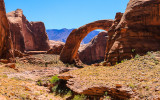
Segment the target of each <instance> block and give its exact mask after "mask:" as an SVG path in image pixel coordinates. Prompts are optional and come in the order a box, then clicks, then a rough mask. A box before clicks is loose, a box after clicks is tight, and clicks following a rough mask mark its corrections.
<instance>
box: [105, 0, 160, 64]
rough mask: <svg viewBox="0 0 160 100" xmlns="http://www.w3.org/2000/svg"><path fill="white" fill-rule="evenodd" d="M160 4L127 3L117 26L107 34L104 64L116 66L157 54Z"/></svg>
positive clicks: (147, 0) (140, 0) (157, 1)
mask: <svg viewBox="0 0 160 100" xmlns="http://www.w3.org/2000/svg"><path fill="white" fill-rule="evenodd" d="M159 11H160V0H130V2H129V3H128V6H127V9H126V11H125V13H124V14H123V16H122V18H121V20H120V22H119V24H118V25H117V26H115V28H113V29H112V30H110V31H112V32H108V34H109V41H108V45H107V50H106V60H107V61H108V62H111V63H112V64H115V63H116V62H120V61H121V60H123V59H130V58H132V57H133V56H135V55H136V54H140V55H143V54H145V53H146V52H148V51H157V50H160V44H159V43H160V34H159V32H160V12H159Z"/></svg>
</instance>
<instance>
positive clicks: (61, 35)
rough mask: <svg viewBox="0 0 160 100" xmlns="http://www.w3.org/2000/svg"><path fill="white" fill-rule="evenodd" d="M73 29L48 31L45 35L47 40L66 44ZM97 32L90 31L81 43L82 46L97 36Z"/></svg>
mask: <svg viewBox="0 0 160 100" xmlns="http://www.w3.org/2000/svg"><path fill="white" fill-rule="evenodd" d="M72 30H74V29H66V28H63V29H48V30H46V31H47V34H48V37H49V40H54V41H62V42H66V39H67V37H68V36H69V34H70V33H71V32H72ZM98 33H99V31H92V32H91V33H89V34H88V35H87V36H86V37H85V38H84V39H83V41H82V44H87V43H89V41H90V40H91V39H92V38H93V37H94V36H96V35H98Z"/></svg>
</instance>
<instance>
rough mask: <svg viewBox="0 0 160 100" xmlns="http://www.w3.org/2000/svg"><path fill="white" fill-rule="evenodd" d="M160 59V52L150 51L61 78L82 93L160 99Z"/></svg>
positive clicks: (61, 76)
mask: <svg viewBox="0 0 160 100" xmlns="http://www.w3.org/2000/svg"><path fill="white" fill-rule="evenodd" d="M159 61H160V52H154V53H151V52H148V53H147V55H145V56H139V55H136V56H135V58H134V59H131V60H126V61H125V60H124V61H121V63H120V64H117V65H115V66H108V67H104V66H89V67H85V68H82V69H79V70H73V71H70V72H67V73H63V74H61V75H59V78H60V79H64V80H67V86H68V87H69V88H70V89H72V90H73V91H74V92H76V93H79V94H85V95H91V96H95V95H97V96H104V95H105V94H107V96H106V97H107V98H108V99H109V98H110V99H111V98H112V99H114V100H117V99H118V100H119V99H122V100H124V99H133V100H135V99H136V98H137V99H136V100H160V63H159ZM108 99H107V100H108ZM105 100H106V99H105Z"/></svg>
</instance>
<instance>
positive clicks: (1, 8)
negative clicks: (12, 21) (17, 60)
mask: <svg viewBox="0 0 160 100" xmlns="http://www.w3.org/2000/svg"><path fill="white" fill-rule="evenodd" d="M11 58H14V54H13V44H12V40H11V35H10V30H9V22H8V19H7V17H6V11H5V4H4V0H0V59H8V60H11ZM12 60H13V59H12Z"/></svg>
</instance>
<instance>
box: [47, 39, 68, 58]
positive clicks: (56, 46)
mask: <svg viewBox="0 0 160 100" xmlns="http://www.w3.org/2000/svg"><path fill="white" fill-rule="evenodd" d="M49 43H50V48H51V49H50V50H48V51H47V54H57V55H59V54H60V53H61V51H62V49H63V47H64V45H65V43H64V42H60V41H53V40H49Z"/></svg>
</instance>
